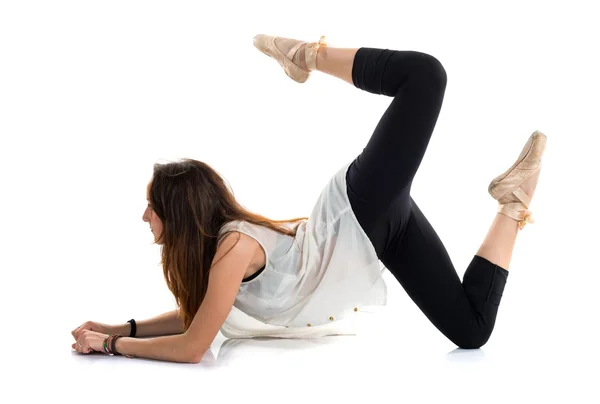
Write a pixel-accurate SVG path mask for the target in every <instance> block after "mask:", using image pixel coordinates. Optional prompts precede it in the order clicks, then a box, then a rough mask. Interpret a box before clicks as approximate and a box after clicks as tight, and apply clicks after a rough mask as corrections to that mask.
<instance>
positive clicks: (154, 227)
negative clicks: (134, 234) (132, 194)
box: [142, 181, 162, 242]
mask: <svg viewBox="0 0 600 404" xmlns="http://www.w3.org/2000/svg"><path fill="white" fill-rule="evenodd" d="M151 185H152V181H150V183H149V184H148V188H147V190H146V201H147V202H148V206H146V210H145V211H144V215H143V216H142V220H143V221H144V222H147V223H149V224H150V231H152V233H153V234H154V242H156V240H158V237H159V236H160V234H161V233H162V222H161V221H160V219H159V218H158V216H157V215H156V213H154V211H153V210H152V208H151V207H150V187H151Z"/></svg>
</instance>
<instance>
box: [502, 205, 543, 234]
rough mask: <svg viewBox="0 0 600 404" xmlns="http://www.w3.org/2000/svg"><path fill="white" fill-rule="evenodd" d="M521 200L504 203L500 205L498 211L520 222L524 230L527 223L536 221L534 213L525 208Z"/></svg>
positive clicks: (520, 226) (521, 228) (520, 227)
mask: <svg viewBox="0 0 600 404" xmlns="http://www.w3.org/2000/svg"><path fill="white" fill-rule="evenodd" d="M523 208H525V205H524V204H523V203H521V202H512V203H504V204H500V205H498V213H501V214H503V215H505V216H508V217H510V218H512V219H514V220H516V221H517V222H519V230H523V228H524V227H525V225H526V224H527V223H534V222H535V219H534V218H533V213H532V212H531V211H530V210H529V209H527V208H525V209H523Z"/></svg>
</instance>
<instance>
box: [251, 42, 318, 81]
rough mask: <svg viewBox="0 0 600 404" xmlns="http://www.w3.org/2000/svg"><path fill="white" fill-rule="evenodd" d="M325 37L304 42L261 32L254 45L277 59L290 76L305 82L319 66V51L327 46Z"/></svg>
mask: <svg viewBox="0 0 600 404" xmlns="http://www.w3.org/2000/svg"><path fill="white" fill-rule="evenodd" d="M324 40H325V37H324V36H321V39H319V41H318V42H310V43H309V42H304V41H298V40H296V39H290V38H283V37H276V36H269V35H264V34H259V35H256V36H255V37H254V46H255V47H256V48H257V49H258V50H259V51H261V52H262V53H264V54H265V55H268V56H270V57H272V58H273V59H275V60H276V61H277V62H279V64H280V65H281V67H283V70H284V71H285V74H287V75H288V77H289V78H291V79H292V80H294V81H296V82H298V83H304V82H305V81H306V80H308V78H309V77H310V72H311V71H312V70H315V69H316V68H317V52H318V50H319V48H320V47H321V46H327V44H326V43H325V42H324Z"/></svg>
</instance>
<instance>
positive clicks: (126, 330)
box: [117, 310, 184, 337]
mask: <svg viewBox="0 0 600 404" xmlns="http://www.w3.org/2000/svg"><path fill="white" fill-rule="evenodd" d="M118 328H119V329H118V330H117V333H118V334H122V335H123V336H125V337H128V336H129V335H130V332H131V324H129V323H125V324H122V325H119V326H118ZM136 328H137V330H136V333H135V336H136V337H154V336H162V335H174V334H181V333H183V332H184V325H183V320H182V319H181V317H179V315H178V310H173V311H169V312H167V313H163V314H159V315H158V316H155V317H152V318H149V319H146V320H139V321H137V320H136Z"/></svg>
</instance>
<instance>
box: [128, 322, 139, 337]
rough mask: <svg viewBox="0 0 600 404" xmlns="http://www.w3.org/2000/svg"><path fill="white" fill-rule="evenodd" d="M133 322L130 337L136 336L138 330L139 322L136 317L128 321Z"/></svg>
mask: <svg viewBox="0 0 600 404" xmlns="http://www.w3.org/2000/svg"><path fill="white" fill-rule="evenodd" d="M128 323H130V324H131V332H130V333H129V337H130V338H135V333H136V332H137V324H136V323H135V320H134V319H131V320H129V321H128Z"/></svg>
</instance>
